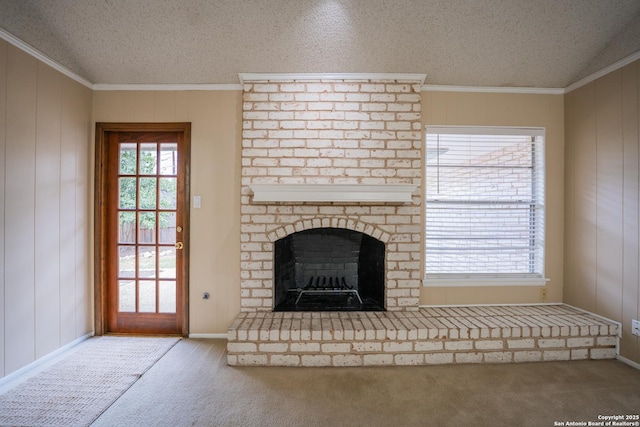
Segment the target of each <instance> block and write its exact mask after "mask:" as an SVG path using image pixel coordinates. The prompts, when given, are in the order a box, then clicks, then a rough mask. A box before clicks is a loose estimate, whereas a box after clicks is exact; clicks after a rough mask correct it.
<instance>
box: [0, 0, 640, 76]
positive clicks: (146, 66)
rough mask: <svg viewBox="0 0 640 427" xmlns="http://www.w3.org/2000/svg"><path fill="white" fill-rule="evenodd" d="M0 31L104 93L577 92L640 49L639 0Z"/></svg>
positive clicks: (54, 9)
mask: <svg viewBox="0 0 640 427" xmlns="http://www.w3.org/2000/svg"><path fill="white" fill-rule="evenodd" d="M0 28H2V29H4V30H5V31H7V32H8V33H10V34H12V35H13V36H15V37H17V38H19V39H21V40H22V41H24V42H26V43H27V44H29V45H31V46H33V47H34V48H36V49H37V50H39V51H41V52H42V53H44V54H45V55H47V56H48V57H50V58H51V59H53V60H55V61H56V62H58V63H60V64H61V65H63V66H65V67H67V68H68V69H70V70H72V71H73V72H75V73H76V74H78V75H80V76H81V77H84V78H85V79H87V80H89V81H91V82H92V83H102V84H125V83H130V84H161V83H167V84H170V83H191V84H198V83H218V84H228V83H238V82H239V81H238V73H421V74H422V73H426V74H427V79H426V81H425V83H427V84H438V85H462V86H517V87H566V86H568V85H569V84H571V83H573V82H575V81H576V80H578V79H580V78H582V77H584V76H586V75H587V74H589V73H591V72H594V71H598V70H599V69H602V68H604V67H605V66H607V65H610V64H611V63H613V62H616V61H618V60H619V59H622V58H624V57H626V56H628V55H630V54H633V53H635V52H637V51H639V50H640V1H638V0H295V1H293V0H217V1H214V0H0Z"/></svg>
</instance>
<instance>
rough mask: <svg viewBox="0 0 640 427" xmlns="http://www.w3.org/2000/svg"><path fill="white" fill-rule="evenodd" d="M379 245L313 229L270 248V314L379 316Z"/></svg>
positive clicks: (345, 232)
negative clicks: (356, 313)
mask: <svg viewBox="0 0 640 427" xmlns="http://www.w3.org/2000/svg"><path fill="white" fill-rule="evenodd" d="M384 257H385V245H384V243H383V242H381V241H380V240H378V239H375V238H373V237H371V236H369V235H367V234H364V233H360V232H358V231H353V230H347V229H343V228H314V229H311V230H305V231H300V232H297V233H293V234H290V235H288V236H286V237H284V238H282V239H280V240H278V241H276V242H275V245H274V293H273V295H274V305H273V307H274V308H273V310H274V311H384V310H385V308H384V307H385V304H384V300H385V289H384V288H385V285H384V283H385V280H384V276H385V274H384V265H385V260H384Z"/></svg>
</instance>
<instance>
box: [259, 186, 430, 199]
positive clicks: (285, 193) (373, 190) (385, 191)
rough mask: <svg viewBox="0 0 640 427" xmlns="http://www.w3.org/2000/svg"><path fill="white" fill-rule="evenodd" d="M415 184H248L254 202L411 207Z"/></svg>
mask: <svg viewBox="0 0 640 427" xmlns="http://www.w3.org/2000/svg"><path fill="white" fill-rule="evenodd" d="M417 187H418V186H417V185H415V184H377V185H366V184H249V188H251V191H252V192H253V201H254V202H261V203H264V202H358V203H410V202H411V196H412V195H413V193H414V192H415V190H416V188H417Z"/></svg>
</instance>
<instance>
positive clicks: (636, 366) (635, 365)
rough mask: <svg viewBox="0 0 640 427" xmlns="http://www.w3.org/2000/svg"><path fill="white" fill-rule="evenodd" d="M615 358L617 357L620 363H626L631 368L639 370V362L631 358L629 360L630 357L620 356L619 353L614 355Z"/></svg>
mask: <svg viewBox="0 0 640 427" xmlns="http://www.w3.org/2000/svg"><path fill="white" fill-rule="evenodd" d="M616 359H618V360H619V361H621V362H622V363H624V364H626V365H629V366H631V367H632V368H636V369H637V370H639V371H640V363H637V362H634V361H633V360H631V359H627V358H626V357H624V356H620V355H617V356H616Z"/></svg>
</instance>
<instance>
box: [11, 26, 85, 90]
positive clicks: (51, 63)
mask: <svg viewBox="0 0 640 427" xmlns="http://www.w3.org/2000/svg"><path fill="white" fill-rule="evenodd" d="M0 38H1V39H4V40H6V41H7V42H8V43H10V44H12V45H13V46H15V47H17V48H18V49H20V50H23V51H25V52H27V53H28V54H29V55H31V56H33V57H34V58H36V59H37V60H39V61H42V62H44V63H45V64H47V65H48V66H50V67H51V68H53V69H54V70H57V71H59V72H61V73H62V74H64V75H65V76H67V77H69V78H70V79H73V80H75V81H77V82H78V83H80V84H81V85H83V86H86V87H88V88H89V89H93V83H91V82H90V81H89V80H87V79H85V78H83V77H80V76H79V75H77V74H76V73H74V72H73V71H71V70H70V69H68V68H67V67H65V66H63V65H61V64H59V63H58V62H56V61H54V60H53V59H51V58H49V57H48V56H47V55H45V54H44V53H42V52H40V51H39V50H37V49H36V48H34V47H32V46H30V45H28V44H27V43H25V42H23V41H22V40H20V39H19V38H17V37H16V36H14V35H13V34H11V33H8V32H6V31H5V30H3V29H2V28H0Z"/></svg>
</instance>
